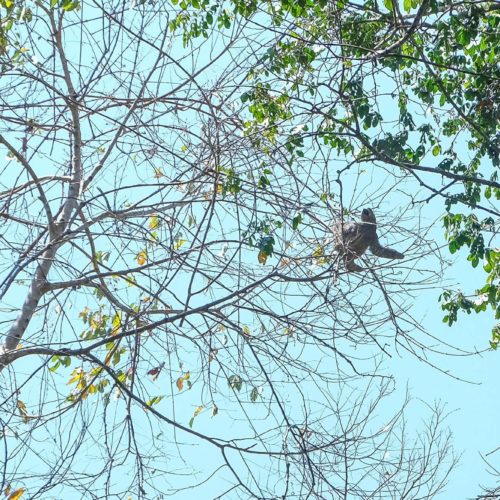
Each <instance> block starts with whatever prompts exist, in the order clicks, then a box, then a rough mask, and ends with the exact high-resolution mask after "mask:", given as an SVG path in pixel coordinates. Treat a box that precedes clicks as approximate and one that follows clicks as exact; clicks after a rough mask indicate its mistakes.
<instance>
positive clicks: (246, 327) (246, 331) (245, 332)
mask: <svg viewBox="0 0 500 500" xmlns="http://www.w3.org/2000/svg"><path fill="white" fill-rule="evenodd" d="M242 330H243V333H244V334H245V335H252V332H251V331H250V328H249V327H248V326H247V325H245V326H244V327H243V328H242Z"/></svg>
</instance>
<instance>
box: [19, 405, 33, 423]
mask: <svg viewBox="0 0 500 500" xmlns="http://www.w3.org/2000/svg"><path fill="white" fill-rule="evenodd" d="M17 409H18V410H19V413H20V414H21V417H23V421H24V422H27V421H28V420H29V419H30V418H31V417H30V416H29V415H28V410H27V409H26V405H25V404H24V402H23V401H21V400H20V399H18V400H17Z"/></svg>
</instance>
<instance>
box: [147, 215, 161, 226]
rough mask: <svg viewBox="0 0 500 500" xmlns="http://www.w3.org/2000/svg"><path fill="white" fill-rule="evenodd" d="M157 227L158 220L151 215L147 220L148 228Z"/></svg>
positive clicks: (155, 216) (158, 224)
mask: <svg viewBox="0 0 500 500" xmlns="http://www.w3.org/2000/svg"><path fill="white" fill-rule="evenodd" d="M159 226H160V219H158V216H157V215H152V216H151V219H150V220H149V228H150V229H156V228H157V227H159Z"/></svg>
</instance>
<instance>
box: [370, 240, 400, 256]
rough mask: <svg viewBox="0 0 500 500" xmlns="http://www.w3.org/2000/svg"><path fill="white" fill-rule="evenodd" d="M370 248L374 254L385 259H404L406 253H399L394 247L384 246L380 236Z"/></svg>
mask: <svg viewBox="0 0 500 500" xmlns="http://www.w3.org/2000/svg"><path fill="white" fill-rule="evenodd" d="M370 250H371V252H372V254H373V255H376V256H377V257H383V258H384V259H404V255H403V254H402V253H399V252H398V251H397V250H394V249H393V248H387V247H383V246H382V245H381V244H380V243H379V241H378V238H376V239H375V241H374V242H373V243H372V244H371V245H370Z"/></svg>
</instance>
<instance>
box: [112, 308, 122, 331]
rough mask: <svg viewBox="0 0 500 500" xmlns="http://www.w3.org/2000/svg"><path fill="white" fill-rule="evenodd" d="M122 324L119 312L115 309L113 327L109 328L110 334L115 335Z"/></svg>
mask: <svg viewBox="0 0 500 500" xmlns="http://www.w3.org/2000/svg"><path fill="white" fill-rule="evenodd" d="M121 326H122V319H121V315H120V312H119V311H117V312H116V314H115V315H114V317H113V329H112V330H111V335H116V334H117V333H118V331H119V330H120V328H121Z"/></svg>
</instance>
